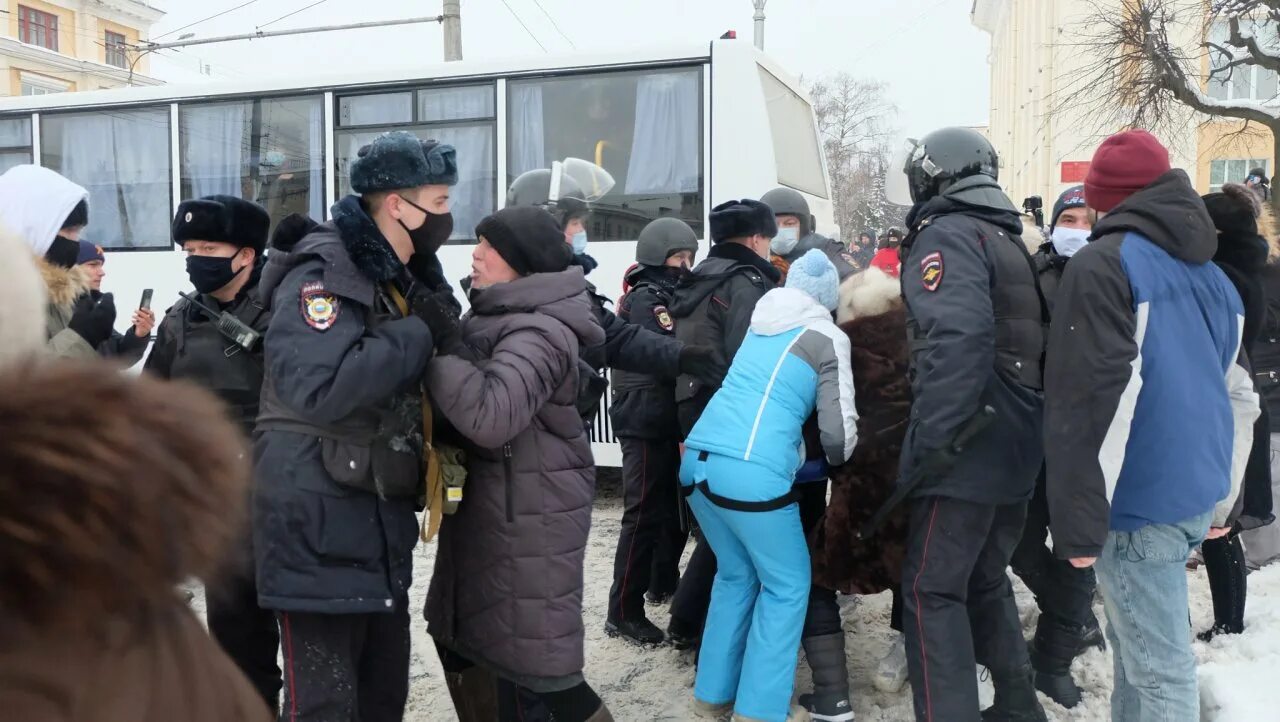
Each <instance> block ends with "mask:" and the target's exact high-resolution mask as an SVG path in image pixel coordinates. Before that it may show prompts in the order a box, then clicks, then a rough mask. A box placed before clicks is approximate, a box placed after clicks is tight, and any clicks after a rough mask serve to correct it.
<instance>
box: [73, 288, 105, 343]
mask: <svg viewBox="0 0 1280 722" xmlns="http://www.w3.org/2000/svg"><path fill="white" fill-rule="evenodd" d="M115 324H116V302H115V299H114V298H113V297H112V296H111V294H109V293H98V292H97V291H91V292H90V293H89V294H87V295H85V296H82V297H81V298H80V300H78V301H76V305H75V308H74V310H73V311H72V314H71V321H69V322H68V323H67V328H69V329H71V330H72V331H75V332H76V333H78V334H80V337H81V338H83V339H84V340H85V342H86V343H88V344H89V345H90V346H92V347H94V348H97V347H98V346H100V345H102V342H104V341H106V340H107V339H109V338H111V330H112V328H113V327H114V326H115Z"/></svg>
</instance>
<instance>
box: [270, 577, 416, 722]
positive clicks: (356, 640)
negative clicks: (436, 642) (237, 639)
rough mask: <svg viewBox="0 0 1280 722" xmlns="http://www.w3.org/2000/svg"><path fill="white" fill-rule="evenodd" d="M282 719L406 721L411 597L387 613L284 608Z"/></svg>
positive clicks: (283, 721) (308, 721) (286, 721)
mask: <svg viewBox="0 0 1280 722" xmlns="http://www.w3.org/2000/svg"><path fill="white" fill-rule="evenodd" d="M279 616H280V645H281V647H282V648H283V650H284V703H283V704H281V705H280V722H356V721H357V720H358V721H359V722H400V721H401V720H402V719H404V706H405V702H406V701H407V700H408V698H409V601H408V599H402V600H399V602H398V603H397V604H396V609H395V611H393V612H390V613H386V614H304V613H297V612H281V613H280V615H279Z"/></svg>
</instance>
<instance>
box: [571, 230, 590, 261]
mask: <svg viewBox="0 0 1280 722" xmlns="http://www.w3.org/2000/svg"><path fill="white" fill-rule="evenodd" d="M586 252H587V232H586V231H578V232H577V233H575V234H573V254H574V255H575V256H581V255H582V254H584V253H586Z"/></svg>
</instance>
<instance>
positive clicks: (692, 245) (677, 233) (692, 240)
mask: <svg viewBox="0 0 1280 722" xmlns="http://www.w3.org/2000/svg"><path fill="white" fill-rule="evenodd" d="M680 251H693V253H694V255H695V256H696V255H697V253H698V234H697V233H696V232H694V230H693V229H692V228H690V227H689V224H688V223H685V222H684V221H682V220H680V219H679V218H659V219H657V220H655V221H650V222H649V225H647V226H645V227H644V230H642V231H640V238H639V240H638V241H637V242H636V263H639V264H640V265H642V266H661V265H663V264H664V263H666V262H667V259H668V258H670V257H671V256H672V255H673V254H676V253H679V252H680Z"/></svg>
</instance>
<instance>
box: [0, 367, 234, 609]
mask: <svg viewBox="0 0 1280 722" xmlns="http://www.w3.org/2000/svg"><path fill="white" fill-rule="evenodd" d="M247 458H248V457H247V447H246V445H245V443H244V440H243V438H242V437H241V435H240V432H239V431H238V430H237V429H236V427H235V426H234V425H233V424H232V423H231V422H230V421H228V420H227V418H226V414H225V413H224V410H223V408H222V406H221V404H219V403H218V402H217V401H216V400H215V399H214V398H213V397H212V396H211V395H209V394H208V393H207V392H205V391H203V390H200V389H198V388H196V387H195V386H191V385H187V384H181V383H170V382H164V381H159V380H155V379H152V378H149V377H147V376H145V375H144V376H142V377H138V378H132V377H126V376H125V375H123V374H119V373H116V372H114V371H112V370H110V369H107V368H106V367H104V366H102V365H100V364H79V363H71V362H63V363H57V364H40V365H37V364H27V365H23V366H19V367H15V368H12V369H9V370H7V371H6V373H4V374H0V616H2V617H3V618H4V619H6V620H16V621H19V622H22V623H26V624H33V625H37V626H40V627H42V628H48V627H58V626H65V627H68V628H72V629H74V628H80V627H83V628H86V629H90V628H94V626H95V625H98V624H99V623H100V619H101V618H102V616H104V615H115V614H120V615H131V614H144V615H145V614H150V613H152V612H154V611H156V610H157V609H159V608H162V607H164V606H166V605H172V604H173V601H174V600H173V595H174V588H175V586H176V585H177V584H179V583H181V582H182V581H184V580H185V579H187V578H189V577H193V576H194V577H200V578H208V575H211V574H213V573H215V572H216V571H217V567H218V564H219V563H220V562H221V560H222V559H223V554H224V550H225V548H226V546H227V543H228V542H229V541H230V540H231V539H232V538H233V537H234V535H235V534H237V533H238V532H239V530H240V523H241V521H242V512H243V509H242V507H243V504H244V499H245V496H246V488H247V486H248V482H249V465H248V461H247Z"/></svg>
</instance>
